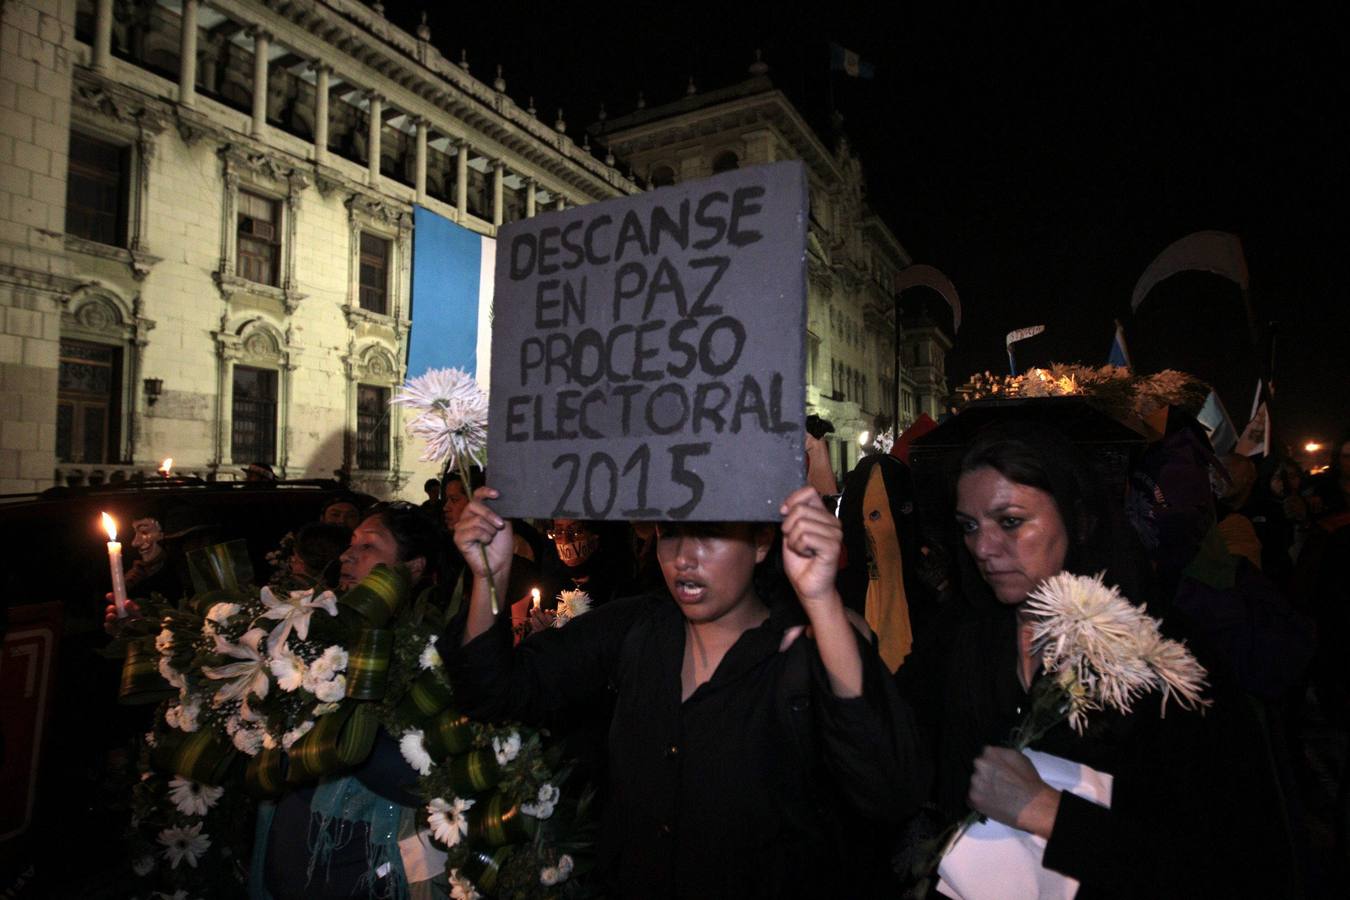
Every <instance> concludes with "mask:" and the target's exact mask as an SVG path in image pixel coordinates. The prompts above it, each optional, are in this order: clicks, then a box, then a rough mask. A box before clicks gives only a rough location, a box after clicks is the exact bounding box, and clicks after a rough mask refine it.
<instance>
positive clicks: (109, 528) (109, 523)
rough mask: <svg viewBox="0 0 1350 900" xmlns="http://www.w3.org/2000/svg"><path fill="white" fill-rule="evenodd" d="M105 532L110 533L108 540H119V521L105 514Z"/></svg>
mask: <svg viewBox="0 0 1350 900" xmlns="http://www.w3.org/2000/svg"><path fill="white" fill-rule="evenodd" d="M103 530H104V531H106V532H108V540H110V541H115V540H117V520H116V519H114V518H113V517H112V516H110V515H108V514H107V513H104V514H103Z"/></svg>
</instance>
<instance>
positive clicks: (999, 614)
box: [899, 599, 1300, 900]
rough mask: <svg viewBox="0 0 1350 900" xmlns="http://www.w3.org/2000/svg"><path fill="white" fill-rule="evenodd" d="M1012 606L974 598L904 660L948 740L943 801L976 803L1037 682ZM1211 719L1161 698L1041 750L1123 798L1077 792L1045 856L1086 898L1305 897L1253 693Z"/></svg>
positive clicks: (941, 756) (921, 708)
mask: <svg viewBox="0 0 1350 900" xmlns="http://www.w3.org/2000/svg"><path fill="white" fill-rule="evenodd" d="M1016 629H1017V625H1016V617H1015V613H1014V611H1013V610H1012V609H1011V608H998V609H980V608H976V607H975V606H973V605H971V604H968V603H965V602H964V601H962V600H960V599H955V600H953V601H952V602H951V603H950V604H948V606H947V608H946V609H945V610H944V615H943V619H942V621H941V624H940V626H939V627H938V628H937V629H935V631H934V633H933V634H931V635H930V639H929V640H928V641H925V642H924V643H923V644H921V645H919V646H916V648H915V653H914V655H913V656H912V657H911V658H910V659H909V660H908V661H907V662H906V664H905V666H904V667H903V668H902V669H901V670H900V673H899V677H900V679H901V682H902V686H903V687H904V693H905V695H906V696H907V697H908V698H910V699H911V700H912V701H913V703H914V707H915V711H916V713H917V714H918V716H919V719H920V722H921V725H922V728H923V730H924V732H925V734H926V736H927V737H928V738H929V739H930V740H931V742H932V746H933V747H934V748H935V754H936V760H937V778H936V790H935V794H934V799H935V800H936V801H937V803H938V805H939V807H941V809H942V810H943V812H944V813H945V815H946V817H947V818H948V819H949V820H954V819H956V818H958V817H959V816H961V815H964V814H965V812H966V805H965V798H966V792H967V790H968V788H969V784H970V776H971V771H972V764H973V761H974V759H975V757H976V756H978V755H979V753H980V752H981V750H982V749H983V748H984V746H985V745H996V746H997V745H1005V744H1006V741H1007V738H1008V736H1009V734H1010V733H1011V730H1012V727H1013V726H1014V725H1015V724H1016V723H1017V722H1019V721H1020V720H1021V718H1022V715H1021V713H1022V710H1023V709H1025V704H1026V697H1027V692H1026V691H1024V690H1023V689H1022V686H1021V683H1020V682H1019V680H1018V678H1017V674H1016V672H1017V631H1016ZM1214 700H1215V702H1214V705H1213V706H1212V707H1211V708H1209V709H1208V710H1206V711H1205V713H1204V715H1200V714H1198V713H1188V712H1184V711H1183V710H1181V709H1179V708H1178V707H1177V706H1176V705H1175V704H1169V706H1168V709H1167V712H1166V716H1165V717H1164V716H1161V715H1160V714H1159V712H1160V710H1159V696H1158V695H1157V694H1150V695H1146V696H1144V697H1142V698H1140V699H1139V700H1137V701H1136V703H1135V707H1134V711H1133V712H1132V713H1131V714H1130V715H1127V716H1121V715H1118V714H1112V713H1093V714H1091V715H1090V720H1089V722H1090V724H1089V727H1088V729H1087V732H1086V733H1085V734H1084V735H1082V736H1080V735H1078V734H1076V733H1075V732H1074V731H1073V730H1072V729H1071V728H1070V727H1069V726H1068V725H1067V724H1062V725H1060V726H1059V727H1057V728H1055V729H1054V730H1052V731H1051V732H1049V733H1048V734H1046V735H1045V736H1044V737H1043V738H1042V739H1041V740H1039V741H1036V742H1035V743H1033V744H1032V748H1033V749H1036V750H1041V751H1044V752H1046V753H1052V754H1054V755H1056V756H1060V757H1063V758H1065V759H1069V760H1072V761H1074V762H1079V763H1083V764H1085V765H1088V766H1091V767H1092V768H1094V769H1097V770H1098V771H1102V772H1108V773H1110V774H1111V775H1112V776H1114V783H1113V786H1112V797H1111V808H1110V809H1109V810H1108V809H1105V808H1103V807H1099V806H1096V805H1095V804H1093V803H1090V802H1089V801H1086V800H1082V799H1080V798H1078V797H1075V796H1073V795H1070V794H1067V793H1066V794H1064V795H1063V796H1062V799H1061V801H1060V807H1059V813H1058V815H1057V817H1056V820H1055V826H1054V830H1053V831H1052V832H1051V835H1050V839H1049V841H1048V842H1047V845H1046V850H1045V857H1044V865H1045V867H1046V868H1049V869H1053V870H1055V871H1058V872H1061V873H1063V874H1065V875H1069V876H1070V877H1073V878H1075V879H1077V880H1078V881H1080V882H1081V887H1080V890H1079V894H1078V896H1079V897H1080V898H1083V900H1087V898H1091V897H1102V896H1108V897H1249V896H1253V897H1254V896H1268V897H1274V896H1280V897H1286V896H1297V895H1298V894H1299V892H1300V889H1299V886H1298V883H1297V877H1296V869H1295V865H1294V859H1293V857H1294V853H1293V850H1292V848H1291V846H1290V838H1289V834H1288V830H1287V828H1286V827H1285V826H1286V823H1285V822H1284V816H1285V809H1284V806H1283V803H1282V802H1281V797H1280V794H1279V788H1278V785H1277V781H1276V778H1275V775H1274V772H1273V769H1272V768H1271V760H1270V757H1269V755H1268V753H1267V747H1266V744H1265V741H1264V735H1263V732H1262V729H1261V727H1260V724H1259V722H1258V721H1257V720H1256V718H1255V716H1254V714H1253V709H1254V707H1253V706H1252V705H1251V704H1250V701H1248V700H1247V699H1246V698H1244V697H1242V696H1239V695H1233V694H1223V695H1220V696H1217V697H1214Z"/></svg>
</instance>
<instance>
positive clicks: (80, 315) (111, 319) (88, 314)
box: [75, 299, 122, 331]
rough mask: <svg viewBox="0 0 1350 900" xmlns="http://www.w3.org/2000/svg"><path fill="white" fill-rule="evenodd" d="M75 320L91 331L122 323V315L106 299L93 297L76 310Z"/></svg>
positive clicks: (103, 329)
mask: <svg viewBox="0 0 1350 900" xmlns="http://www.w3.org/2000/svg"><path fill="white" fill-rule="evenodd" d="M75 321H76V322H78V323H80V325H82V326H84V327H85V328H88V329H89V330H90V331H105V330H107V329H109V328H112V327H115V326H118V325H121V324H122V317H121V315H120V314H119V313H118V312H117V310H116V309H114V308H112V307H111V306H110V305H109V304H108V302H107V301H106V300H100V299H91V300H89V301H87V302H85V303H84V304H83V305H82V306H81V307H80V308H79V309H77V310H75Z"/></svg>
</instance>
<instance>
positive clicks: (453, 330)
mask: <svg viewBox="0 0 1350 900" xmlns="http://www.w3.org/2000/svg"><path fill="white" fill-rule="evenodd" d="M496 258H497V242H496V241H495V240H494V239H492V238H489V237H484V236H483V235H481V234H478V233H477V232H475V231H470V230H469V229H467V228H464V227H461V226H459V225H456V224H455V223H454V222H451V221H450V220H449V219H447V218H445V217H444V216H442V215H439V214H438V213H434V212H432V211H431V210H429V209H427V208H425V207H422V206H415V207H413V266H412V332H411V334H410V335H409V336H408V376H409V377H410V378H415V377H417V376H418V375H421V374H422V373H424V372H426V371H427V370H428V369H444V368H456V369H463V370H465V371H466V372H468V373H469V374H471V375H473V376H474V377H476V378H477V379H478V383H479V385H481V386H482V388H483V389H484V390H487V388H488V373H489V371H490V367H489V365H488V354H489V352H490V348H491V345H492V286H493V273H494V272H495V266H496Z"/></svg>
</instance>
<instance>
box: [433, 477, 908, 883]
mask: <svg viewBox="0 0 1350 900" xmlns="http://www.w3.org/2000/svg"><path fill="white" fill-rule="evenodd" d="M496 496H497V494H496V492H495V491H493V490H492V489H490V488H484V489H481V490H480V491H478V492H477V494H476V498H477V499H476V501H475V502H474V503H473V504H471V505H470V507H469V508H468V510H467V511H466V512H465V514H464V517H463V518H462V519H461V520H460V523H459V525H458V526H457V527H456V529H455V540H456V542H457V543H458V545H459V547H460V550H461V552H462V553H463V554H464V557H465V559H467V560H468V561H469V564H470V565H471V566H473V567H474V574H475V576H476V577H475V581H474V587H473V593H472V602H471V605H470V609H469V614H468V621H467V624H466V626H465V630H464V634H463V646H462V648H461V649H460V652H459V653H458V654H457V657H456V658H455V659H454V660H453V662H452V664H451V665H452V677H453V678H454V679H455V683H456V686H457V692H458V697H459V698H460V699H461V701H463V702H465V703H466V704H467V706H466V708H465V709H464V712H466V713H469V714H470V715H474V716H476V717H481V718H511V717H514V718H520V719H524V720H526V721H547V720H549V719H550V718H553V719H554V720H556V718H557V717H558V716H565V715H566V714H567V711H568V710H570V709H576V708H579V707H584V706H585V705H586V704H587V703H588V702H589V701H591V700H593V698H594V697H596V696H597V695H600V694H603V693H604V692H605V691H607V690H609V689H610V686H611V685H612V687H613V690H614V691H615V692H616V698H615V711H614V716H613V720H612V723H611V727H610V732H609V741H608V755H609V800H608V802H607V804H606V808H605V810H604V817H603V818H604V821H603V824H602V832H601V839H600V847H599V853H600V862H601V868H600V879H601V880H602V882H603V886H604V887H605V888H607V889H608V891H609V895H611V896H616V897H700V898H706V897H795V896H814V897H821V896H867V895H868V894H867V891H868V890H869V887H868V886H865V885H864V882H866V881H867V876H868V875H869V874H870V872H869V871H868V869H867V865H866V862H860V861H859V860H858V856H859V853H858V851H859V850H860V849H861V848H862V846H863V844H865V843H866V842H865V841H862V840H861V839H860V838H858V833H860V832H863V829H862V828H860V827H858V826H859V825H860V824H861V823H864V822H866V823H874V824H872V832H871V834H872V836H875V835H876V834H877V833H879V832H881V831H883V830H884V829H880V828H878V827H877V824H879V823H896V822H899V821H902V820H903V819H904V817H905V816H907V815H908V813H909V812H911V811H912V808H913V805H914V803H915V802H916V799H917V797H918V795H919V794H920V792H921V790H922V778H921V771H920V769H921V767H920V765H919V764H918V763H917V762H916V755H915V745H914V739H913V729H912V727H911V723H910V718H909V713H908V711H907V709H906V708H905V707H904V706H903V705H902V704H901V702H900V701H899V699H898V697H897V696H896V695H895V693H894V688H893V686H892V684H891V680H890V678H889V677H888V676H887V673H886V670H885V668H884V667H883V666H882V665H881V662H880V660H879V659H878V657H877V656H876V655H875V653H874V652H873V651H872V650H871V648H870V647H869V646H868V644H867V643H866V642H865V641H864V640H862V639H861V638H860V636H859V635H858V634H857V633H856V632H855V631H854V630H853V628H852V627H851V625H850V622H849V619H848V617H847V616H846V615H845V613H844V608H843V605H842V604H841V602H840V600H839V595H838V594H837V592H836V591H835V588H834V576H835V569H836V566H837V561H838V558H839V546H840V530H839V524H838V521H837V520H836V519H835V518H834V517H833V516H831V515H830V514H829V513H828V512H826V511H825V509H824V507H823V506H822V505H821V503H820V499H819V497H818V496H817V495H816V494H815V492H814V491H812V490H810V489H809V488H808V489H802V490H799V491H797V492H795V493H794V494H793V495H792V496H790V497H789V498H788V499H787V501H786V502H785V503H784V505H783V507H782V513H783V515H784V516H785V518H784V521H783V526H782V534H783V542H782V547H783V550H782V557H783V567H784V569H785V571H786V574H787V577H788V580H789V581H790V583H791V590H790V591H786V592H782V593H779V592H776V591H774V590H773V589H771V588H770V586H769V585H768V583H767V582H766V581H765V580H764V579H763V578H762V577H761V578H760V579H758V580H757V578H756V574H757V572H756V569H757V566H759V567H760V572H759V573H758V574H760V575H761V576H762V575H763V574H764V573H763V567H762V564H763V563H764V562H765V560H766V559H767V558H768V557H769V555H770V553H771V549H772V548H773V545H774V542H775V529H774V527H773V526H772V525H763V524H760V525H756V524H750V523H722V524H697V525H695V524H683V523H681V524H668V523H662V524H661V525H660V526H658V527H659V537H658V541H659V543H658V549H657V553H658V558H659V561H660V564H661V569H662V572H663V574H664V576H665V587H664V588H663V589H661V590H660V591H657V592H653V593H650V594H646V595H642V596H639V597H632V598H627V599H624V600H616V601H614V602H612V603H609V604H607V605H605V606H602V607H600V608H598V609H596V610H594V611H592V612H589V613H587V614H585V615H583V616H580V617H578V618H577V619H575V620H573V621H572V622H571V623H569V624H568V625H567V626H566V627H565V628H561V629H553V630H549V631H546V632H543V633H540V634H539V635H536V636H535V637H534V638H531V639H530V640H528V641H524V642H522V643H521V644H520V646H519V647H518V648H516V650H515V651H514V652H513V651H512V648H511V641H510V631H509V628H508V627H507V626H506V624H505V623H504V622H503V620H502V619H494V618H493V616H492V614H491V612H490V611H489V605H488V591H487V582H486V581H485V577H486V576H487V575H488V570H487V569H486V568H485V567H484V565H483V558H482V555H481V554H480V553H479V552H478V548H479V547H480V546H483V547H486V548H487V554H488V563H489V565H490V571H491V575H492V577H493V578H494V579H495V580H496V583H497V584H498V585H499V587H500V586H501V585H503V584H504V583H505V580H506V578H507V577H508V575H509V566H510V559H511V555H510V548H511V530H510V526H509V525H508V524H507V523H506V522H505V521H503V520H502V519H501V518H500V517H498V516H497V515H496V514H495V513H493V512H492V510H491V509H489V508H488V506H487V505H486V504H485V503H484V501H485V500H490V499H492V498H494V497H496ZM794 595H795V596H794ZM807 626H809V629H810V632H809V636H808V635H807V634H806V627H807ZM801 638H806V639H801ZM850 829H852V830H851V831H850ZM874 860H875V857H874Z"/></svg>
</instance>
